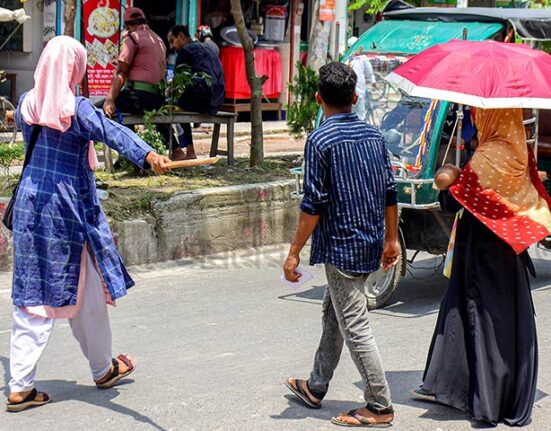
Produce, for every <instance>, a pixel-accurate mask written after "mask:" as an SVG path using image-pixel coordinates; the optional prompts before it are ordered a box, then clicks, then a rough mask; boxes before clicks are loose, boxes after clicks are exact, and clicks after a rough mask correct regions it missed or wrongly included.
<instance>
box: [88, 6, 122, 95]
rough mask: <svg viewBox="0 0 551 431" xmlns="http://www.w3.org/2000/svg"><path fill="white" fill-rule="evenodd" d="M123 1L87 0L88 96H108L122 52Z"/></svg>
mask: <svg viewBox="0 0 551 431" xmlns="http://www.w3.org/2000/svg"><path fill="white" fill-rule="evenodd" d="M120 10H121V2H120V0H83V2H82V15H83V18H84V40H85V43H86V51H87V52H88V95H89V96H102V97H103V96H106V95H107V93H108V92H109V89H110V88H111V80H112V79H113V72H114V70H115V68H116V66H115V65H116V61H117V57H118V54H119V39H120Z"/></svg>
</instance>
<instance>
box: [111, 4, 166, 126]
mask: <svg viewBox="0 0 551 431" xmlns="http://www.w3.org/2000/svg"><path fill="white" fill-rule="evenodd" d="M123 19H124V28H125V30H126V31H125V32H124V34H123V40H122V47H121V52H120V55H119V61H118V65H117V70H116V71H115V74H114V76H113V82H112V83H111V90H110V92H109V95H108V96H107V98H106V99H105V101H104V103H103V110H104V111H105V113H106V114H107V115H109V116H112V115H114V114H115V109H119V110H120V111H122V112H128V113H131V114H140V115H141V114H143V113H144V110H145V111H150V110H154V109H158V108H160V107H161V106H162V105H163V104H164V101H165V98H164V95H163V94H162V93H161V91H160V89H159V82H160V81H162V80H163V79H164V77H165V73H166V48H165V44H164V42H163V40H162V39H161V38H160V37H159V36H157V35H156V34H155V33H154V32H153V31H152V30H151V29H150V28H149V27H148V25H147V21H146V18H145V15H144V13H143V11H142V10H141V9H139V8H135V7H131V8H128V9H127V10H126V12H125V14H124V18H123Z"/></svg>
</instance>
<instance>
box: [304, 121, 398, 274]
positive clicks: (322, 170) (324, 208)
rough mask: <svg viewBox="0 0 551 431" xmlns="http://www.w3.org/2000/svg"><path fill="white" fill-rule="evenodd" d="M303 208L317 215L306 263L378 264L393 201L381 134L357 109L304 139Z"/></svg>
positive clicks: (350, 267)
mask: <svg viewBox="0 0 551 431" xmlns="http://www.w3.org/2000/svg"><path fill="white" fill-rule="evenodd" d="M304 159H305V169H304V198H303V200H302V204H301V209H302V211H304V212H305V213H307V214H311V215H319V216H320V220H319V223H318V225H317V227H316V229H315V230H314V234H313V237H312V251H311V256H310V264H311V265H314V264H316V263H329V264H331V265H334V266H335V267H337V268H339V269H342V270H346V271H351V272H356V273H370V272H373V271H376V270H377V269H378V268H379V267H380V261H381V255H382V252H383V240H384V219H385V207H386V206H390V205H395V204H396V203H397V194H396V183H395V181H394V177H393V175H392V168H391V165H390V159H389V157H388V152H387V149H386V144H385V141H384V138H383V135H382V134H381V132H380V131H379V129H377V128H375V127H373V126H370V125H368V124H366V123H364V122H363V121H360V119H359V118H358V116H357V115H356V114H337V115H333V116H331V117H329V118H328V119H327V120H326V121H325V122H324V123H323V124H322V125H321V126H320V127H319V128H318V129H317V130H315V131H314V132H313V133H312V134H311V135H310V136H309V137H308V140H307V142H306V148H305V155H304Z"/></svg>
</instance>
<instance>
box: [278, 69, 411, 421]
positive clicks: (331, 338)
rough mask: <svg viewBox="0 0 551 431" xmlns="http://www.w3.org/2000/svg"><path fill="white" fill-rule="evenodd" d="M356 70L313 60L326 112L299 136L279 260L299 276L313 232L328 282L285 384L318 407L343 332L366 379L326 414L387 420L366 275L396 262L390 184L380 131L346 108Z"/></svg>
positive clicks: (291, 276)
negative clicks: (314, 328) (292, 206)
mask: <svg viewBox="0 0 551 431" xmlns="http://www.w3.org/2000/svg"><path fill="white" fill-rule="evenodd" d="M356 80H357V77H356V74H355V73H354V71H353V70H352V69H351V68H350V67H349V66H346V65H344V64H342V63H331V64H328V65H326V66H323V67H322V68H321V69H320V82H319V87H318V93H317V95H316V99H317V102H318V103H319V104H320V105H321V107H322V110H323V112H324V115H325V118H326V120H325V121H324V122H323V124H322V125H321V126H320V127H319V128H318V129H317V130H316V131H314V132H313V133H312V134H311V135H310V136H309V137H308V141H307V142H306V148H305V172H304V198H303V200H302V204H301V213H300V219H299V222H298V227H297V232H296V234H295V238H294V239H293V242H292V244H291V248H290V251H289V255H288V257H287V259H286V261H285V264H284V271H285V277H286V279H287V280H289V281H291V282H296V281H298V278H299V277H300V275H299V274H298V273H297V272H296V268H297V266H298V264H299V262H300V257H299V254H300V251H301V250H302V248H303V247H304V244H305V243H306V241H307V240H308V238H309V237H310V235H312V234H313V237H312V251H311V257H310V264H311V265H314V264H316V263H323V264H325V271H326V275H327V281H328V287H327V289H326V292H325V297H324V301H323V322H322V326H323V332H322V336H321V341H320V344H319V347H318V350H317V352H316V356H315V358H314V367H313V370H312V372H311V374H310V377H309V379H308V380H300V379H295V378H290V379H289V380H288V381H287V386H288V387H289V389H291V391H293V393H294V394H295V395H297V396H298V397H300V398H301V399H302V400H303V401H304V402H305V403H306V404H307V405H308V406H309V407H313V408H320V407H321V401H322V399H323V398H324V396H325V394H326V393H327V390H328V387H329V382H330V380H331V378H332V377H333V372H334V371H335V368H336V367H337V364H338V361H339V358H340V355H341V351H342V348H343V344H344V341H346V344H347V346H348V349H349V350H350V354H351V355H352V359H353V361H354V363H355V365H356V367H357V368H358V371H359V372H360V374H361V376H362V379H363V381H364V384H365V393H364V394H365V400H366V402H367V405H366V406H365V407H362V408H359V409H355V410H352V411H350V412H348V413H343V414H341V415H340V416H337V417H334V418H332V419H331V421H332V422H333V423H336V424H338V425H347V426H373V425H379V426H385V425H386V426H389V425H390V424H391V422H392V420H393V419H394V410H393V408H392V403H391V400H390V391H389V388H388V384H387V381H386V378H385V373H384V370H383V367H382V363H381V358H380V356H379V350H378V348H377V345H376V343H375V339H374V337H373V333H372V329H371V326H370V324H369V317H368V311H367V306H368V304H367V297H366V296H365V294H364V283H365V280H366V278H367V276H368V274H369V273H371V272H374V271H377V270H378V269H379V268H380V266H381V265H382V266H383V268H384V269H385V270H388V269H390V268H391V267H392V266H394V265H396V263H397V262H398V259H399V256H400V248H399V245H398V209H397V194H396V184H395V182H394V178H393V176H392V168H391V166H390V160H389V157H388V152H387V149H386V144H385V141H384V138H383V136H382V134H381V132H380V131H379V130H378V129H377V128H375V127H373V126H370V125H367V124H366V123H364V122H363V121H360V120H359V118H358V117H357V115H356V114H353V113H352V105H353V104H354V103H356V101H357V99H358V96H357V94H356V93H355V88H356Z"/></svg>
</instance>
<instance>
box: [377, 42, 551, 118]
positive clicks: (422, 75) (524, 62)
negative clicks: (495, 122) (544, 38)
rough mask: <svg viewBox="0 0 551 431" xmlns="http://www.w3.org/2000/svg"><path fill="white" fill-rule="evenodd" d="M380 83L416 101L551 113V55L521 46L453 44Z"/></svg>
mask: <svg viewBox="0 0 551 431" xmlns="http://www.w3.org/2000/svg"><path fill="white" fill-rule="evenodd" d="M385 79H386V80H387V81H389V82H390V83H391V84H393V85H394V86H396V87H398V88H401V89H402V90H404V91H405V92H407V93H408V94H410V95H412V96H417V97H426V98H429V99H440V100H447V101H450V102H456V103H462V104H464V105H470V106H476V107H479V108H485V109H490V108H539V109H551V56H550V55H548V54H546V53H545V52H543V51H538V50H535V49H532V48H530V47H528V46H527V45H522V44H512V43H502V42H494V41H483V42H474V41H466V40H452V41H450V42H447V43H443V44H441V45H436V46H433V47H431V48H429V49H427V50H425V51H423V52H421V53H419V54H417V55H416V56H414V57H412V58H411V59H410V60H409V61H407V62H406V63H404V64H402V65H401V66H399V67H397V68H396V69H394V71H393V72H392V73H390V74H389V75H387V76H386V78H385Z"/></svg>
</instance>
